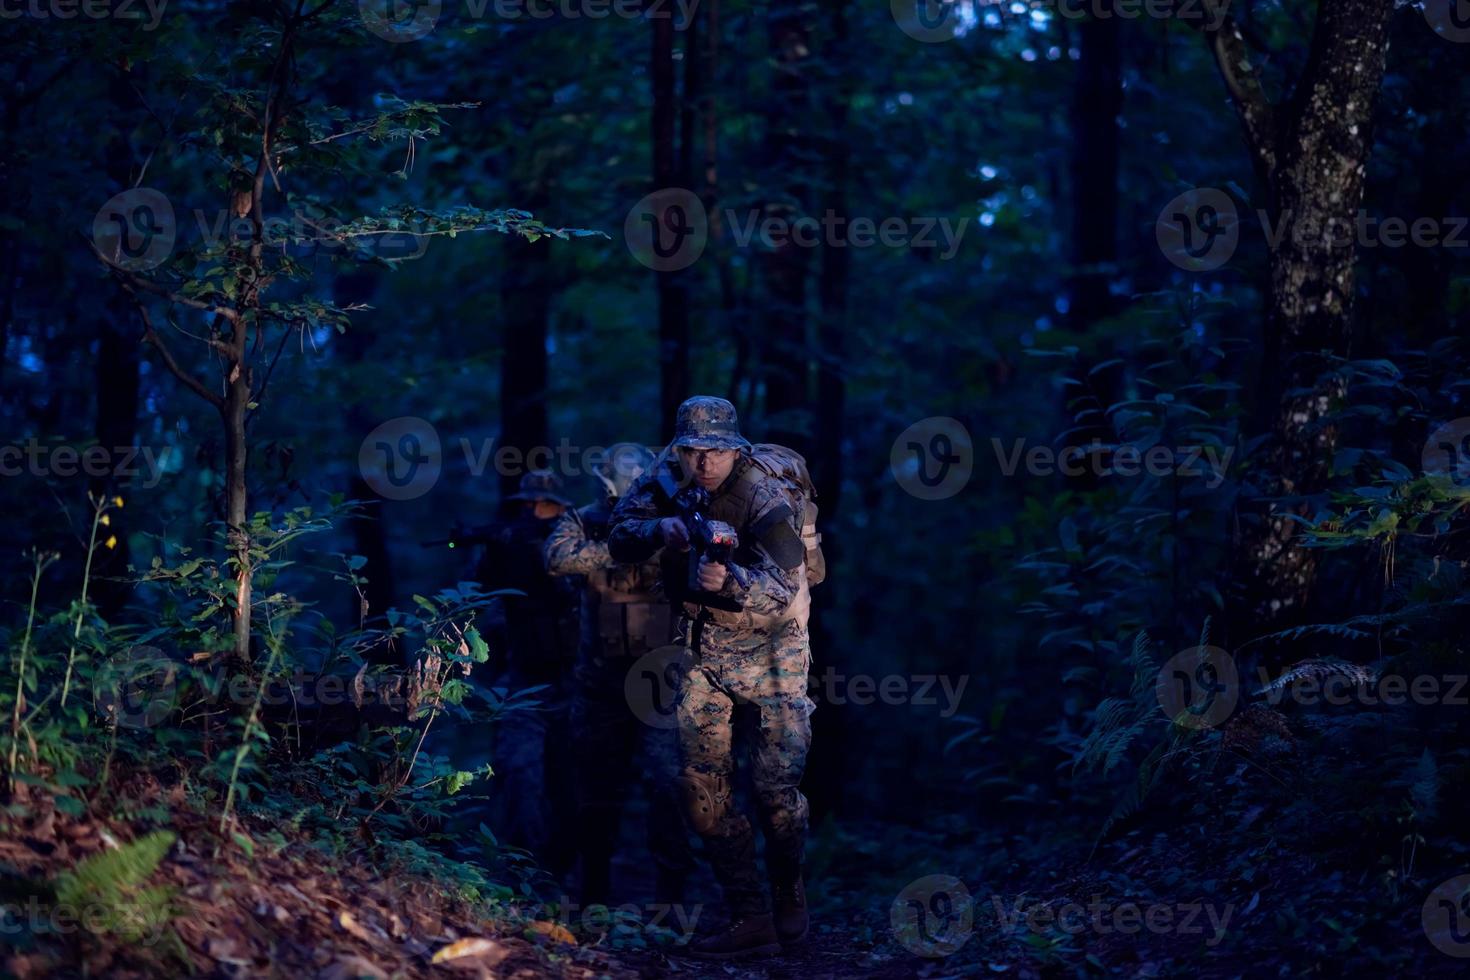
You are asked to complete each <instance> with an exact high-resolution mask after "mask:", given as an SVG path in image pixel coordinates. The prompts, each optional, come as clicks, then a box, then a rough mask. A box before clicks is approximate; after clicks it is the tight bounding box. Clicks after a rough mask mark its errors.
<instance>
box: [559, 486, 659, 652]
mask: <svg viewBox="0 0 1470 980" xmlns="http://www.w3.org/2000/svg"><path fill="white" fill-rule="evenodd" d="M610 517H611V515H610V514H609V513H608V510H607V507H606V506H604V505H602V504H594V505H591V506H588V507H583V508H581V509H580V510H569V511H567V512H566V513H564V514H563V515H562V516H561V517H560V518H559V519H558V520H557V522H556V526H555V527H553V528H552V529H551V534H550V535H549V536H548V537H547V539H546V547H545V550H544V554H545V557H546V570H547V571H548V572H549V573H551V574H552V575H579V576H584V577H585V581H586V588H585V589H584V590H583V593H582V635H581V649H582V653H583V655H584V656H585V655H588V654H603V655H614V656H615V655H619V654H629V655H639V654H642V653H644V652H646V651H647V650H651V649H653V648H655V647H659V646H663V645H664V644H666V643H668V642H669V639H670V634H671V632H672V621H671V617H670V615H669V611H668V603H667V601H666V600H665V598H664V597H663V595H662V594H660V592H659V588H658V564H657V562H653V561H645V562H643V563H641V564H622V563H619V562H615V561H613V559H612V555H611V554H609V553H608V546H607V542H606V541H598V540H596V539H595V538H594V536H593V529H595V528H597V527H598V526H602V527H606V526H607V524H608V521H609V519H610Z"/></svg>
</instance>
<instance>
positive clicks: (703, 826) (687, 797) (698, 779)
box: [678, 770, 730, 837]
mask: <svg viewBox="0 0 1470 980" xmlns="http://www.w3.org/2000/svg"><path fill="white" fill-rule="evenodd" d="M678 784H679V792H680V794H681V796H682V797H683V799H684V811H685V812H686V813H688V814H689V824H690V826H692V827H693V828H694V832H695V833H696V834H698V835H699V836H701V837H710V836H713V835H714V834H715V832H716V830H717V829H718V828H719V826H720V824H721V823H722V822H723V821H724V817H725V811H726V809H727V808H728V807H729V805H730V782H729V780H727V779H725V778H724V777H722V776H716V775H712V774H710V773H705V772H691V771H687V770H686V771H685V772H683V773H680V775H679V779H678Z"/></svg>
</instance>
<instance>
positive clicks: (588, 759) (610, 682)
mask: <svg viewBox="0 0 1470 980" xmlns="http://www.w3.org/2000/svg"><path fill="white" fill-rule="evenodd" d="M652 462H653V454H652V453H650V452H649V451H648V450H647V449H645V448H643V447H642V446H638V445H634V444H632V443H620V444H618V445H616V446H613V447H612V448H611V449H610V450H608V454H607V456H606V458H605V459H604V460H603V462H602V464H601V465H600V466H599V467H598V469H597V471H596V475H597V477H598V479H599V480H600V481H601V483H602V485H603V487H604V490H605V496H604V498H603V499H602V500H601V501H599V502H598V503H595V504H590V505H588V506H586V507H583V508H581V509H580V510H570V511H567V512H566V513H565V514H563V515H562V516H561V517H560V518H559V519H558V520H557V522H556V526H555V527H554V528H553V529H552V532H551V536H550V537H549V538H547V540H546V568H547V571H549V572H550V573H551V574H553V575H578V576H585V583H586V584H585V587H584V589H583V592H582V636H581V643H580V645H579V647H578V650H577V665H576V668H575V670H574V672H573V690H572V713H571V718H572V722H571V730H572V747H573V763H572V768H573V773H574V775H575V782H576V799H577V841H578V845H579V848H580V851H581V855H582V881H581V901H582V904H583V905H584V906H586V905H591V904H594V903H601V904H607V902H608V897H609V891H610V888H611V878H612V855H613V850H614V845H615V843H616V841H617V832H618V823H619V818H620V816H621V815H622V811H623V801H624V800H625V799H627V797H628V795H629V791H630V789H631V788H632V787H633V785H634V784H635V783H637V782H640V781H641V782H642V784H643V787H644V792H645V797H646V799H647V801H648V819H647V823H646V825H645V826H646V828H647V834H648V847H649V851H650V853H651V855H652V857H653V863H654V870H655V874H656V880H655V884H654V889H655V898H656V900H657V901H659V902H665V903H677V902H679V901H681V899H682V897H683V896H682V893H683V888H684V879H685V877H686V876H687V875H688V873H689V871H690V870H691V869H692V866H693V857H692V855H691V853H690V848H689V838H688V834H687V831H686V829H685V825H684V820H683V815H682V812H681V804H680V800H679V796H678V784H677V782H676V780H677V777H678V775H679V759H678V734H677V732H675V731H674V729H673V728H672V727H657V726H655V725H651V724H648V723H647V722H648V721H649V720H650V719H645V718H640V717H639V715H638V713H636V712H635V710H634V707H633V706H632V705H630V704H629V701H628V697H627V695H626V693H625V685H626V684H627V682H628V674H629V670H630V669H631V668H632V667H633V665H634V664H635V663H638V662H639V658H640V657H643V656H644V655H645V654H648V653H651V652H652V651H654V650H657V649H659V648H661V647H668V645H669V644H670V641H671V639H672V632H673V618H672V616H671V614H670V611H669V606H668V603H667V600H665V599H664V597H663V596H662V595H661V594H659V593H658V587H657V580H658V564H657V563H656V562H653V561H648V562H644V563H642V564H635V565H624V564H618V563H616V562H614V561H613V560H612V557H611V556H610V555H609V554H608V550H607V529H608V522H609V520H610V519H611V517H612V509H613V507H614V506H615V505H616V504H617V502H618V499H619V498H620V497H621V496H622V495H623V494H624V493H626V492H627V490H628V487H629V486H630V485H631V484H632V482H633V480H634V479H635V478H636V477H638V476H639V475H640V474H641V473H642V472H643V471H644V470H645V469H647V468H648V466H649V464H650V463H652ZM635 758H637V760H638V763H639V764H638V766H637V768H636V770H635V768H634V760H635ZM640 777H641V778H640Z"/></svg>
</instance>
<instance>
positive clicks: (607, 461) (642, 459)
mask: <svg viewBox="0 0 1470 980" xmlns="http://www.w3.org/2000/svg"><path fill="white" fill-rule="evenodd" d="M652 465H653V453H651V452H649V451H648V450H647V449H645V448H644V447H642V446H640V445H638V444H637V443H636V442H620V443H618V444H616V445H614V446H611V447H609V448H608V451H607V455H606V456H604V457H603V458H602V462H600V463H598V464H597V468H596V469H595V470H594V471H593V473H592V475H593V476H595V477H597V479H598V481H599V482H600V483H601V484H602V486H603V488H604V489H606V490H607V495H608V496H609V497H611V498H612V499H613V500H617V499H618V498H619V497H621V496H623V495H624V494H625V493H627V492H628V488H629V487H631V486H632V485H633V481H634V480H636V479H638V477H639V476H640V475H641V474H643V473H645V472H647V471H648V469H649V468H650V467H651V466H652Z"/></svg>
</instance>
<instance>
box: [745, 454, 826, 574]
mask: <svg viewBox="0 0 1470 980" xmlns="http://www.w3.org/2000/svg"><path fill="white" fill-rule="evenodd" d="M749 456H750V461H751V462H752V463H754V464H755V465H754V466H753V467H751V468H750V469H749V470H747V471H746V472H747V473H749V474H752V478H756V476H755V474H756V471H757V470H759V471H760V472H761V473H764V474H765V475H766V476H770V477H774V478H775V479H776V481H777V482H779V483H780V484H781V486H782V487H783V488H784V489H785V491H786V496H787V502H788V503H790V505H791V511H792V513H794V514H798V515H800V517H801V543H802V545H803V546H804V547H805V550H806V581H807V584H808V585H820V584H821V583H822V582H823V581H824V580H825V579H826V578H827V559H826V558H825V557H824V556H823V555H822V536H821V535H820V534H818V533H817V504H816V496H817V490H816V487H815V486H813V485H812V477H811V473H810V472H809V471H808V470H807V466H806V460H805V459H804V458H802V455H801V453H798V452H797V451H796V450H794V449H787V448H786V447H785V446H778V445H776V444H775V443H773V442H758V443H756V444H755V445H753V446H751V447H750V450H749Z"/></svg>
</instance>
